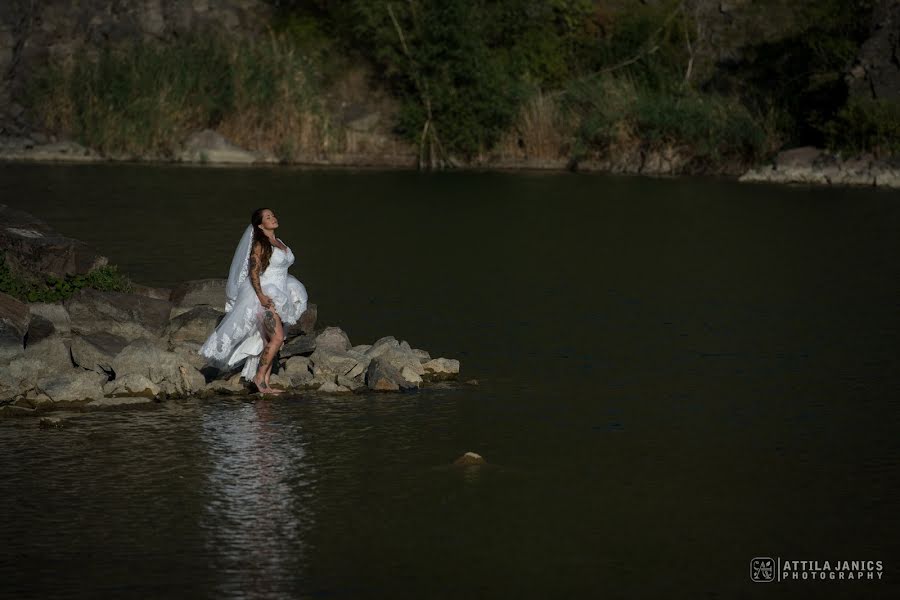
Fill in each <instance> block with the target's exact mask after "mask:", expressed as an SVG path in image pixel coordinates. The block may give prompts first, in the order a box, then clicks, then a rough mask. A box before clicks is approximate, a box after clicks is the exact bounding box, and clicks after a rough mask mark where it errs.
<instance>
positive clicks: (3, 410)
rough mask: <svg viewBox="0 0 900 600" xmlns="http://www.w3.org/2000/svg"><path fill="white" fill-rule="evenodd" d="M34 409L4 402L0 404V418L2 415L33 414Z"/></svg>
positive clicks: (18, 415)
mask: <svg viewBox="0 0 900 600" xmlns="http://www.w3.org/2000/svg"><path fill="white" fill-rule="evenodd" d="M33 414H34V409H33V408H27V407H25V406H14V405H12V404H4V405H3V406H0V418H2V417H25V416H28V415H33Z"/></svg>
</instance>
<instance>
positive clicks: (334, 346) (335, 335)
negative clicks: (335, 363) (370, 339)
mask: <svg viewBox="0 0 900 600" xmlns="http://www.w3.org/2000/svg"><path fill="white" fill-rule="evenodd" d="M351 347H352V344H351V343H350V338H349V337H348V336H347V334H346V333H344V331H343V330H341V328H340V327H326V328H325V330H324V331H323V332H322V333H320V334H319V335H317V336H316V348H317V349H319V348H321V349H323V350H330V351H332V352H346V351H347V350H349V349H350V348H351Z"/></svg>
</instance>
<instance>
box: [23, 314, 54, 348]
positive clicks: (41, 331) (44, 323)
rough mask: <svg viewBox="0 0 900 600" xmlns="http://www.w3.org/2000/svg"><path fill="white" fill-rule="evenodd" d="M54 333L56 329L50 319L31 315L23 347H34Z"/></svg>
mask: <svg viewBox="0 0 900 600" xmlns="http://www.w3.org/2000/svg"><path fill="white" fill-rule="evenodd" d="M29 312H30V311H29ZM54 333H56V327H54V325H53V322H52V321H50V319H46V318H44V317H42V316H40V315H35V314H32V315H31V321H30V322H29V323H28V331H27V332H26V333H25V347H26V348H28V346H34V345H35V344H38V343H39V342H41V341H42V340H45V339H47V338H49V337H50V336H51V335H53V334H54Z"/></svg>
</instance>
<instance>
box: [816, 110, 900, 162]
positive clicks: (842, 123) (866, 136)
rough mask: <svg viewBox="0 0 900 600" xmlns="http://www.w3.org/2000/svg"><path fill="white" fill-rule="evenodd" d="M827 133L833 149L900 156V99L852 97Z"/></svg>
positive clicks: (827, 127)
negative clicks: (899, 100)
mask: <svg viewBox="0 0 900 600" xmlns="http://www.w3.org/2000/svg"><path fill="white" fill-rule="evenodd" d="M825 133H826V136H827V140H828V145H829V147H830V148H832V149H833V150H844V151H850V152H854V153H859V152H872V153H874V154H875V155H876V156H888V155H900V102H892V101H889V100H871V99H858V98H854V99H851V100H850V102H848V103H847V106H845V107H844V108H843V109H841V111H840V112H839V113H838V114H837V117H836V118H835V119H834V120H833V121H831V122H829V123H828V124H827V125H826V127H825Z"/></svg>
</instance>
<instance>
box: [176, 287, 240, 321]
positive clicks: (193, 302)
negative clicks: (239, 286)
mask: <svg viewBox="0 0 900 600" xmlns="http://www.w3.org/2000/svg"><path fill="white" fill-rule="evenodd" d="M226 283H227V280H225V279H196V280H193V281H185V282H184V283H181V284H179V285H178V286H176V287H175V288H174V289H173V290H172V293H171V295H170V296H169V301H170V302H171V303H172V305H173V308H172V317H177V316H178V315H180V314H182V313H185V312H187V311H189V310H190V309H192V308H194V307H197V306H208V307H211V308H214V309H216V310H217V311H219V313H224V312H225V284H226Z"/></svg>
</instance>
